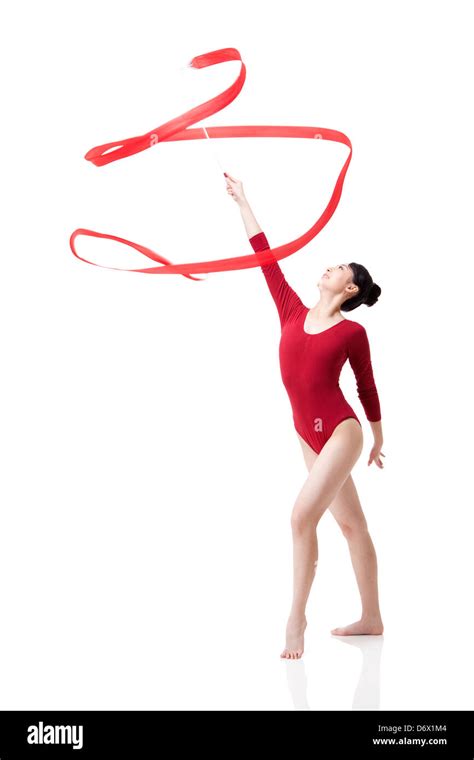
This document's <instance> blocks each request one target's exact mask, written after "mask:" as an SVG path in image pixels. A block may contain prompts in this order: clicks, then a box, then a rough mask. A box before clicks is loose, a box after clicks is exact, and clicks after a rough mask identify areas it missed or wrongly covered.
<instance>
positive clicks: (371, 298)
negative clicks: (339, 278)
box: [341, 262, 382, 311]
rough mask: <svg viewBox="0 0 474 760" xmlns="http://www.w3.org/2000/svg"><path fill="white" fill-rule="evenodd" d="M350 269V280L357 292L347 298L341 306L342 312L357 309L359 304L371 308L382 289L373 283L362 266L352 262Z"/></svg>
mask: <svg viewBox="0 0 474 760" xmlns="http://www.w3.org/2000/svg"><path fill="white" fill-rule="evenodd" d="M349 266H350V268H351V269H352V280H353V282H354V285H357V286H358V288H359V290H358V292H357V293H356V295H355V296H352V298H348V299H347V301H344V303H342V304H341V310H342V311H352V310H353V309H357V307H358V306H360V305H361V303H365V305H366V306H373V305H374V303H376V302H377V301H378V298H379V296H380V294H381V292H382V289H381V288H380V287H379V286H378V285H377V283H376V282H374V281H373V279H372V277H371V276H370V274H369V272H368V271H367V269H366V268H365V267H364V266H362V264H356V263H354V262H352V263H351V264H349Z"/></svg>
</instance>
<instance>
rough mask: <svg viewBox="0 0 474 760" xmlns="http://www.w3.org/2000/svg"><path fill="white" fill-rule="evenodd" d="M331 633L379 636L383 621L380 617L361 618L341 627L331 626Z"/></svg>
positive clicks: (337, 634) (336, 634)
mask: <svg viewBox="0 0 474 760" xmlns="http://www.w3.org/2000/svg"><path fill="white" fill-rule="evenodd" d="M331 633H332V634H333V636H361V635H364V634H367V635H368V636H380V635H381V634H382V633H383V623H382V620H381V618H362V619H361V620H358V621H357V622H356V623H352V624H351V625H346V626H344V627H343V628H333V629H332V631H331Z"/></svg>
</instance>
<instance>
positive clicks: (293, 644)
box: [280, 617, 306, 660]
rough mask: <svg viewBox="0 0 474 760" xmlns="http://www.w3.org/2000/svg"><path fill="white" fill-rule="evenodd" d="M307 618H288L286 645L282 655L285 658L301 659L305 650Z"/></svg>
mask: <svg viewBox="0 0 474 760" xmlns="http://www.w3.org/2000/svg"><path fill="white" fill-rule="evenodd" d="M305 628H306V618H305V617H303V618H298V619H297V620H295V619H293V618H291V617H290V618H288V623H287V625H286V647H285V649H284V650H283V652H282V653H281V655H280V657H283V658H284V659H285V660H299V658H300V657H301V655H302V654H303V651H304V632H305Z"/></svg>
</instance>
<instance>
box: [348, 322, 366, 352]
mask: <svg viewBox="0 0 474 760" xmlns="http://www.w3.org/2000/svg"><path fill="white" fill-rule="evenodd" d="M346 322H347V325H346V327H345V330H344V332H345V336H346V348H347V351H348V352H349V353H350V352H352V351H357V352H358V351H364V350H366V349H367V347H368V345H369V338H368V335H367V331H366V329H365V327H364V325H361V324H360V322H354V320H352V319H346Z"/></svg>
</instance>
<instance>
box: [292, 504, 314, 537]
mask: <svg viewBox="0 0 474 760" xmlns="http://www.w3.org/2000/svg"><path fill="white" fill-rule="evenodd" d="M291 530H292V533H293V535H295V536H298V535H303V534H305V533H308V531H315V530H316V522H315V520H314V519H313V518H312V517H311V516H310V515H309V514H308V512H307V511H306V510H305V509H301V508H300V507H298V506H297V505H296V506H295V507H294V508H293V512H292V513H291Z"/></svg>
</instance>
